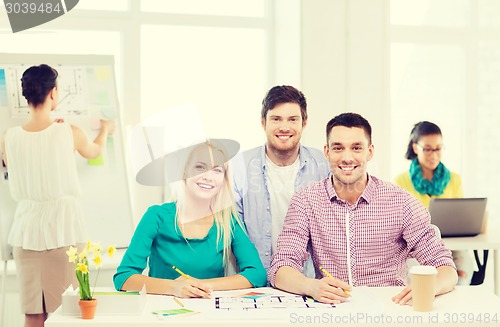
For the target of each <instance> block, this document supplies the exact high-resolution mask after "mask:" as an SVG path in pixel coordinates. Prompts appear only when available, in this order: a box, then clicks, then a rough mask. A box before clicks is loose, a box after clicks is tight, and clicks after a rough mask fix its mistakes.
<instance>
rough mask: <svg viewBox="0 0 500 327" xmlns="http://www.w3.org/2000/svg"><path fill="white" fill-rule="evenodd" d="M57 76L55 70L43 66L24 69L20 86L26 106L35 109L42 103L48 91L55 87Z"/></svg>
mask: <svg viewBox="0 0 500 327" xmlns="http://www.w3.org/2000/svg"><path fill="white" fill-rule="evenodd" d="M57 76H58V73H57V70H55V69H54V68H52V67H50V66H49V65H45V64H42V65H39V66H32V67H30V68H28V69H26V71H25V72H24V73H23V77H21V86H22V89H23V96H24V97H25V98H26V100H27V101H28V104H30V105H32V106H34V107H36V106H38V105H40V104H42V103H44V102H45V99H46V98H47V95H48V94H49V92H50V90H52V89H53V88H54V87H55V86H56V80H57Z"/></svg>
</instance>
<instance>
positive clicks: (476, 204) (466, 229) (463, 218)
mask: <svg viewBox="0 0 500 327" xmlns="http://www.w3.org/2000/svg"><path fill="white" fill-rule="evenodd" d="M486 201H487V198H432V199H431V202H430V205H429V212H430V214H431V223H432V224H434V225H436V226H437V227H439V230H440V231H441V237H462V236H476V235H477V234H479V233H481V230H482V228H483V221H484V211H485V210H486Z"/></svg>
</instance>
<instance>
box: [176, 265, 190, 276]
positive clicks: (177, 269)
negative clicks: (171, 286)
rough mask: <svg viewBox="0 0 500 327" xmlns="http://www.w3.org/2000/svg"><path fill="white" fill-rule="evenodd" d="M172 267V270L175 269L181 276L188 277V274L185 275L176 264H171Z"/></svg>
mask: <svg viewBox="0 0 500 327" xmlns="http://www.w3.org/2000/svg"><path fill="white" fill-rule="evenodd" d="M172 269H173V270H175V271H177V272H178V273H179V274H181V276H182V277H184V278H187V279H189V276H188V275H186V274H185V273H183V272H182V271H181V270H180V269H179V268H177V267H176V266H172Z"/></svg>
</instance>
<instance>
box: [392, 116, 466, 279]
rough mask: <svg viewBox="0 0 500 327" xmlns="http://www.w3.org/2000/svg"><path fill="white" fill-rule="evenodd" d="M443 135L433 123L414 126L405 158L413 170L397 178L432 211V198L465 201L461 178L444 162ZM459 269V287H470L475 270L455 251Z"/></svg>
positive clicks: (396, 180) (461, 253)
mask: <svg viewBox="0 0 500 327" xmlns="http://www.w3.org/2000/svg"><path fill="white" fill-rule="evenodd" d="M442 152H443V135H442V133H441V129H440V128H439V126H437V125H436V124H434V123H431V122H428V121H421V122H419V123H417V124H415V126H414V127H413V129H412V130H411V134H410V141H409V143H408V149H407V150H406V154H405V157H406V159H408V160H411V164H410V169H409V171H406V172H404V173H402V174H401V175H399V176H398V177H397V178H396V179H395V184H397V185H399V186H401V187H403V188H404V189H406V190H407V191H408V192H410V193H411V194H412V195H413V196H415V197H416V198H417V199H418V200H419V201H420V202H422V204H423V205H424V206H425V207H426V208H427V209H429V204H430V201H431V198H462V197H463V190H462V179H461V178H460V175H458V174H457V173H454V172H451V171H449V170H448V168H446V167H445V165H444V164H443V163H442V162H441V154H442ZM452 254H453V260H454V262H455V265H456V266H457V273H458V284H459V285H469V284H470V281H471V278H472V273H473V270H474V266H473V261H472V258H471V257H470V255H469V254H468V253H467V251H452Z"/></svg>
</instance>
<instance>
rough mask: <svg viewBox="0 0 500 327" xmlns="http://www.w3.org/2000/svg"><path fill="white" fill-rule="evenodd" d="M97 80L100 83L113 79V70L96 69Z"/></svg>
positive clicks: (104, 67)
mask: <svg viewBox="0 0 500 327" xmlns="http://www.w3.org/2000/svg"><path fill="white" fill-rule="evenodd" d="M96 78H97V80H99V81H109V80H110V79H111V70H110V69H109V67H107V66H98V67H96Z"/></svg>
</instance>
